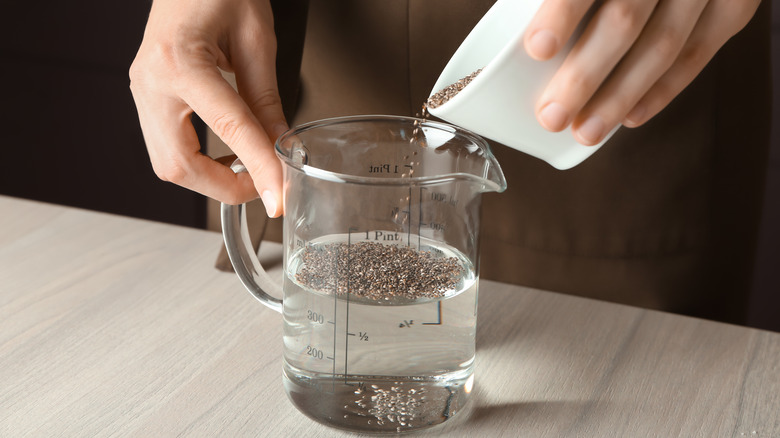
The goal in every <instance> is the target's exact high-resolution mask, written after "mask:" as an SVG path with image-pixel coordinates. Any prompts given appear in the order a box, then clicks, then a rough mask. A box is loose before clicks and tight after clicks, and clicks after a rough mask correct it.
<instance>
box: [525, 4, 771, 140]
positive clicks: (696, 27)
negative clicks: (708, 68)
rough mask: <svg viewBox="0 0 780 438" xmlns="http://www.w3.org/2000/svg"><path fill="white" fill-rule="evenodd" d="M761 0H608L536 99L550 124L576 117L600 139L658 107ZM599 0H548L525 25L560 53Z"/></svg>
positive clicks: (577, 130)
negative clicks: (618, 126)
mask: <svg viewBox="0 0 780 438" xmlns="http://www.w3.org/2000/svg"><path fill="white" fill-rule="evenodd" d="M759 2H760V0H603V1H599V2H598V6H596V8H597V9H596V10H595V12H594V15H593V16H592V18H591V19H590V21H589V22H588V23H587V26H586V27H585V30H584V32H583V33H582V35H581V36H580V38H579V39H578V40H577V41H576V42H575V44H574V46H573V48H572V50H571V52H570V53H569V55H568V56H567V57H566V60H565V61H564V63H563V65H562V66H561V67H560V69H559V70H558V71H557V72H556V74H555V75H554V77H553V78H552V80H551V81H550V83H549V85H548V86H547V88H546V89H545V91H544V92H543V93H542V96H541V98H540V99H539V100H538V101H537V103H536V116H537V119H538V120H539V122H540V123H541V125H542V126H543V127H544V128H545V129H547V130H549V131H554V132H557V131H561V130H563V129H564V128H566V127H567V126H569V125H571V126H572V130H573V132H574V136H575V138H576V139H577V141H578V142H580V143H582V144H585V145H594V144H597V143H599V142H600V141H601V140H602V139H603V138H604V136H605V135H606V134H607V133H608V132H609V131H610V130H611V129H612V128H614V127H615V126H617V125H619V124H621V123H622V124H623V125H624V126H628V127H636V126H640V125H642V124H643V123H645V122H647V121H648V120H649V119H650V118H652V117H653V116H655V115H656V114H658V113H659V112H660V111H661V110H662V109H663V108H664V107H666V105H668V104H669V102H671V101H672V99H674V97H675V96H677V94H679V93H680V92H681V91H682V90H683V89H684V88H685V87H686V86H687V85H688V84H689V83H691V81H693V79H694V78H695V77H696V76H697V75H698V74H699V72H701V71H702V69H704V67H705V65H707V63H708V62H709V61H710V59H712V57H713V56H714V55H715V53H716V52H717V51H718V50H719V49H720V48H721V47H722V46H723V44H725V43H726V41H727V40H728V39H729V38H731V37H732V36H734V35H735V34H736V33H737V32H739V31H740V30H742V28H743V27H745V25H746V24H747V23H748V21H750V18H751V17H752V16H753V14H754V13H755V11H756V9H757V8H758V5H759ZM593 4H594V1H593V0H546V1H545V2H544V3H543V4H542V6H541V7H540V9H539V10H538V12H537V14H536V16H535V17H534V19H533V20H532V21H531V23H530V24H529V26H528V28H527V30H526V33H525V41H524V43H525V48H526V51H527V52H528V54H529V55H530V56H531V57H532V58H534V59H537V60H546V59H549V58H551V57H552V56H553V55H555V54H556V53H557V52H558V51H559V50H560V49H561V47H563V45H564V43H565V42H566V41H567V40H568V39H569V37H570V36H571V35H572V33H573V32H574V30H575V29H576V27H577V25H578V24H579V22H580V21H581V20H582V19H583V17H584V16H585V14H586V12H588V10H589V9H590V7H591V6H592V5H593Z"/></svg>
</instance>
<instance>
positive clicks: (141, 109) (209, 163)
mask: <svg viewBox="0 0 780 438" xmlns="http://www.w3.org/2000/svg"><path fill="white" fill-rule="evenodd" d="M275 62H276V38H275V36H274V31H273V16H272V11H271V7H270V4H269V2H268V0H155V1H154V4H153V5H152V10H151V13H150V16H149V21H148V23H147V26H146V31H145V33H144V39H143V42H142V43H141V47H140V49H139V50H138V54H137V56H136V58H135V60H134V61H133V64H132V66H131V68H130V79H131V84H130V89H131V91H132V93H133V98H134V99H135V102H136V105H137V107H138V115H139V119H140V122H141V128H142V130H143V133H144V138H145V140H146V146H147V149H148V151H149V157H150V159H151V162H152V166H153V168H154V171H155V173H156V174H157V175H158V176H159V177H160V178H161V179H163V180H167V181H171V182H173V183H176V184H178V185H181V186H183V187H186V188H189V189H191V190H194V191H197V192H199V193H202V194H204V195H206V196H209V197H211V198H214V199H217V200H219V201H222V202H226V203H230V204H237V203H242V202H246V201H248V200H251V199H254V198H256V197H257V195H258V193H259V194H260V196H261V198H262V200H263V203H264V204H265V207H266V210H267V212H268V215H269V216H271V217H275V216H278V215H279V214H281V202H279V199H281V186H282V169H281V164H280V163H279V160H278V159H277V158H276V156H275V154H274V151H273V141H274V140H275V139H276V137H278V136H279V135H280V134H281V133H282V132H284V131H285V130H286V129H287V124H286V122H285V119H284V115H283V113H282V107H281V102H280V99H279V93H278V90H277V85H276V72H275ZM220 69H221V70H224V71H228V72H234V73H235V75H236V84H237V88H238V92H236V91H235V90H234V89H233V87H232V86H231V85H230V84H229V83H228V82H227V81H225V80H224V78H223V77H222V74H221V73H220ZM193 111H194V112H195V113H197V114H198V116H199V117H200V118H201V119H203V121H204V122H206V124H207V125H208V126H209V127H211V129H212V130H213V131H214V133H215V134H216V135H217V136H219V137H220V138H221V139H222V140H223V141H224V142H225V143H226V144H227V145H228V146H229V147H230V148H231V149H232V150H233V152H235V153H236V155H237V156H238V157H239V158H241V160H242V162H243V163H244V165H245V166H246V167H247V169H248V170H249V174H247V173H242V174H234V173H233V171H231V170H230V168H229V167H227V166H226V165H225V164H229V163H225V164H223V163H221V162H220V161H216V160H213V159H211V158H209V157H207V156H206V155H203V154H201V153H200V145H199V144H198V139H197V136H196V135H195V130H194V129H193V126H192V123H191V121H190V117H191V115H192V112H193ZM223 161H224V160H223Z"/></svg>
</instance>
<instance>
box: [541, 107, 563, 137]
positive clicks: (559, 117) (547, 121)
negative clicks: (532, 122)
mask: <svg viewBox="0 0 780 438" xmlns="http://www.w3.org/2000/svg"><path fill="white" fill-rule="evenodd" d="M539 121H540V122H541V123H542V126H543V127H544V129H546V130H548V131H553V132H558V131H560V130H562V129H563V128H565V127H566V125H568V124H569V114H568V113H567V112H566V110H565V109H564V108H563V106H561V104H559V103H557V102H550V103H548V104H547V105H546V106H545V107H544V108H542V110H541V111H539Z"/></svg>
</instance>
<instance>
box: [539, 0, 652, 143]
mask: <svg viewBox="0 0 780 438" xmlns="http://www.w3.org/2000/svg"><path fill="white" fill-rule="evenodd" d="M655 3H656V2H655V1H654V0H606V1H605V2H604V3H603V5H601V6H600V7H599V9H598V11H596V13H595V14H594V16H593V18H592V19H591V21H590V22H589V23H588V25H587V27H586V28H585V31H584V32H583V34H582V36H581V37H580V38H579V40H578V41H577V42H576V43H575V44H574V46H573V47H572V49H571V52H570V53H569V54H568V55H567V57H566V59H565V61H564V62H563V64H562V65H561V67H560V68H559V69H558V71H557V72H556V73H555V75H554V76H553V78H552V79H551V80H550V82H549V84H548V85H547V87H546V88H545V90H544V91H543V92H542V96H541V97H540V99H539V100H538V101H537V106H536V115H537V119H538V120H539V123H540V124H541V125H542V126H543V127H544V128H545V129H547V130H549V131H553V132H557V131H561V130H563V129H564V128H566V127H567V126H569V124H570V123H571V121H572V119H573V117H574V115H575V114H577V113H578V112H579V111H580V110H581V109H582V107H583V106H584V105H585V104H586V103H587V102H588V100H590V98H591V97H592V96H593V95H594V93H595V92H596V90H597V89H598V88H599V86H601V84H602V82H603V81H604V80H605V79H606V77H607V76H608V75H609V74H610V72H611V71H612V69H613V68H614V67H615V65H617V63H618V62H619V61H620V59H621V58H622V57H623V56H624V55H625V54H626V52H627V51H628V50H629V48H630V47H631V45H632V44H633V43H634V41H635V40H636V38H637V37H638V36H639V32H640V31H641V29H642V27H643V26H644V24H645V23H646V22H647V20H648V18H649V17H650V14H651V13H652V11H653V8H654V7H655Z"/></svg>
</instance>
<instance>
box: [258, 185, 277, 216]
mask: <svg viewBox="0 0 780 438" xmlns="http://www.w3.org/2000/svg"><path fill="white" fill-rule="evenodd" d="M260 199H262V200H263V205H265V212H266V214H267V215H268V217H274V215H275V214H276V197H274V194H273V193H271V191H270V190H266V191H264V192H263V194H262V195H260Z"/></svg>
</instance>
